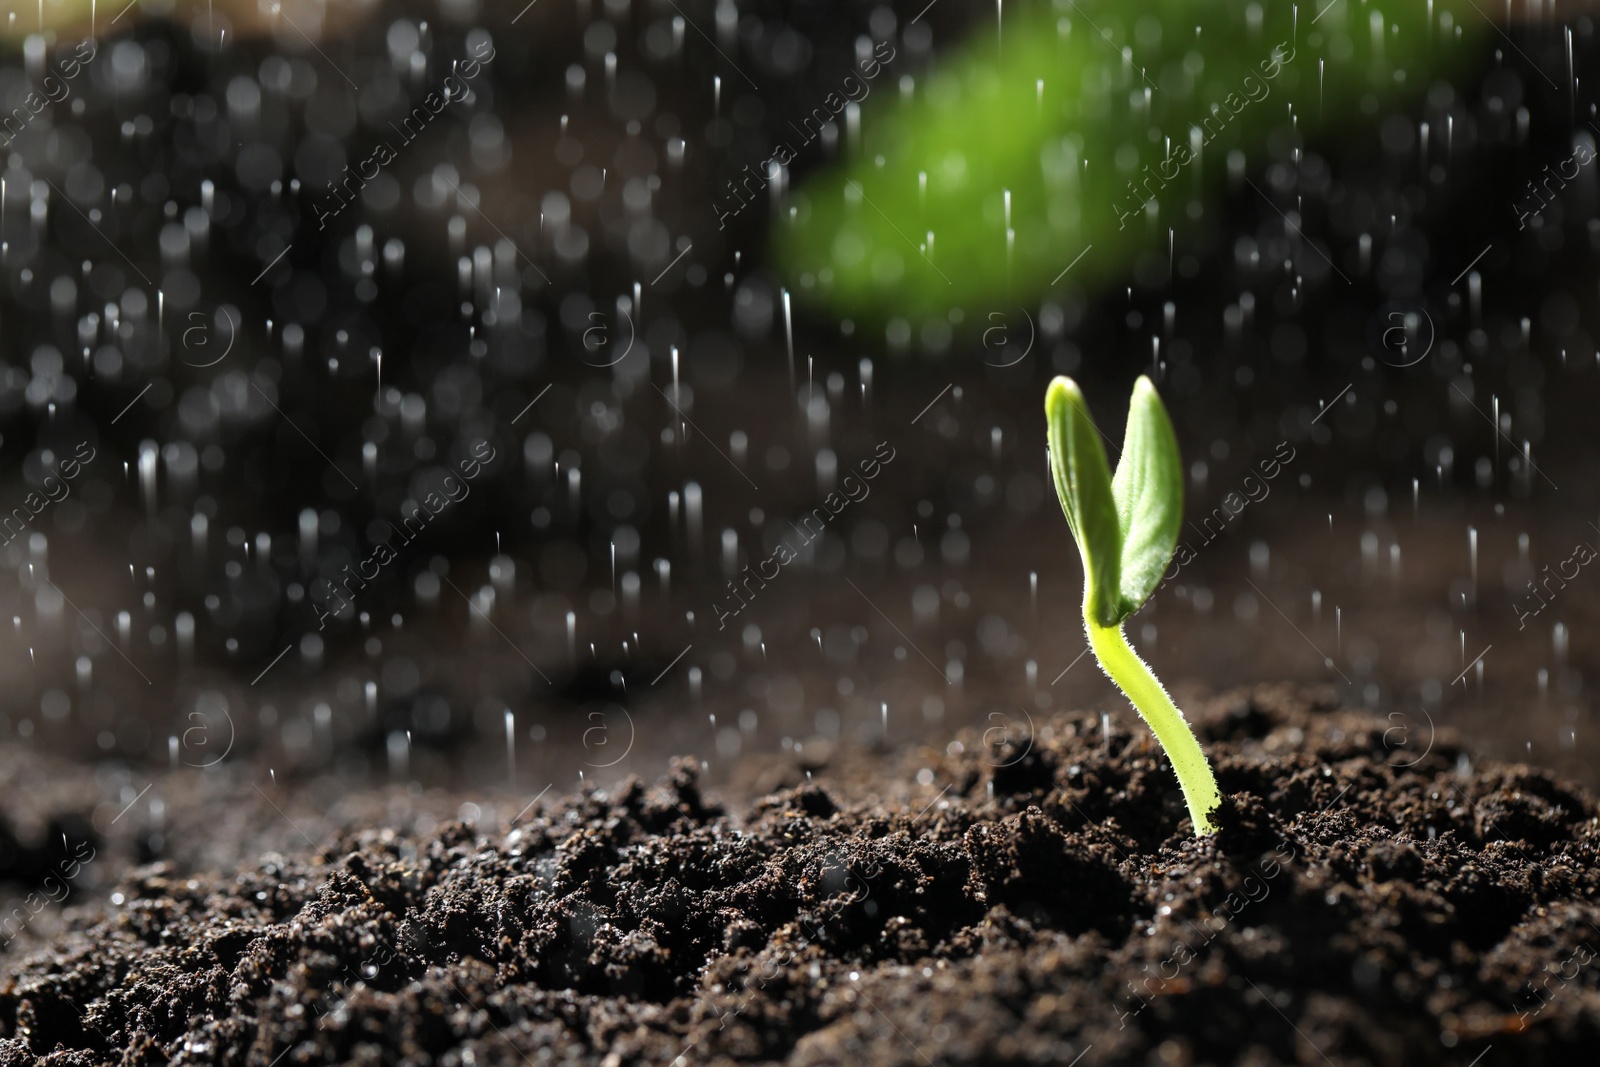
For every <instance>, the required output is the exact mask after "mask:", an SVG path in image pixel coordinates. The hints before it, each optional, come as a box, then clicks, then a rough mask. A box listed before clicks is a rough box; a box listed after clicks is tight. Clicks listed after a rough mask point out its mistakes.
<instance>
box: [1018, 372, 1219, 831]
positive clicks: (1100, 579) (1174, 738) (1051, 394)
mask: <svg viewBox="0 0 1600 1067" xmlns="http://www.w3.org/2000/svg"><path fill="white" fill-rule="evenodd" d="M1044 411H1045V419H1046V422H1047V423H1048V424H1049V437H1050V471H1051V474H1052V475H1053V476H1054V478H1055V483H1056V495H1057V496H1059V497H1060V498H1061V510H1062V511H1064V512H1066V515H1067V525H1068V526H1070V527H1071V528H1072V537H1073V540H1075V541H1077V542H1078V553H1079V554H1080V555H1081V556H1082V557H1083V622H1084V626H1085V628H1086V629H1087V630H1088V633H1089V647H1090V648H1092V649H1094V655H1095V658H1096V659H1098V660H1099V661H1100V667H1101V669H1102V670H1104V671H1105V672H1106V675H1107V676H1108V677H1109V678H1110V679H1111V680H1112V681H1113V682H1115V683H1116V684H1117V688H1119V689H1121V690H1122V692H1123V693H1124V694H1125V695H1126V696H1127V698H1128V699H1129V700H1130V701H1132V702H1133V706H1134V707H1135V708H1137V709H1139V714H1140V715H1142V716H1144V721H1145V722H1147V723H1149V724H1150V729H1151V731H1152V732H1153V733H1154V734H1155V735H1156V740H1157V741H1159V742H1161V747H1162V748H1163V749H1164V750H1165V751H1166V753H1167V758H1168V759H1170V760H1171V761H1172V769H1173V771H1175V772H1176V773H1177V775H1178V785H1179V786H1180V787H1182V789H1183V799H1184V800H1185V801H1187V802H1188V805H1189V818H1190V819H1191V820H1193V822H1194V829H1195V833H1197V834H1210V833H1214V832H1215V831H1216V828H1217V827H1216V824H1215V823H1214V822H1212V821H1211V812H1212V811H1213V810H1215V808H1216V807H1217V805H1218V804H1219V803H1221V801H1222V794H1221V793H1220V792H1219V791H1218V790H1217V779H1216V776H1215V775H1213V774H1212V773H1211V765H1210V764H1208V763H1207V762H1206V754H1205V753H1204V752H1202V751H1201V750H1200V742H1199V741H1197V740H1195V736H1194V731H1192V730H1190V729H1189V724H1188V723H1187V722H1186V721H1184V718H1183V712H1181V711H1179V710H1178V707H1177V705H1176V704H1174V703H1173V702H1172V698H1171V697H1169V696H1168V695H1167V691H1166V689H1164V688H1162V685H1161V682H1160V681H1159V680H1157V678H1156V676H1155V674H1154V673H1152V672H1151V670H1150V668H1149V667H1148V666H1146V665H1145V662H1144V661H1143V660H1141V659H1140V658H1139V656H1138V653H1136V652H1134V650H1133V647H1132V646H1131V645H1129V644H1128V638H1127V636H1126V635H1124V634H1123V632H1122V624H1123V622H1124V621H1126V620H1127V619H1128V617H1129V616H1131V615H1133V614H1134V613H1135V612H1137V611H1138V610H1139V609H1140V608H1141V607H1143V606H1144V603H1145V601H1147V600H1149V599H1150V594H1151V593H1153V592H1155V588H1156V585H1157V583H1159V582H1160V581H1161V575H1162V572H1163V571H1165V570H1166V568H1167V564H1168V562H1169V561H1170V560H1171V559H1172V552H1173V549H1174V548H1175V547H1176V546H1177V544H1178V527H1179V525H1180V524H1181V523H1182V521H1183V461H1182V459H1181V458H1180V457H1179V455H1178V438H1177V436H1176V435H1175V434H1174V433H1173V432H1172V420H1171V419H1169V418H1168V417H1167V410H1166V408H1164V407H1162V405H1161V398H1160V397H1159V396H1157V395H1156V387H1155V386H1154V385H1152V384H1151V383H1150V379H1149V378H1146V377H1143V376H1141V377H1140V378H1139V380H1138V381H1137V382H1135V383H1134V385H1133V400H1132V401H1131V402H1130V404H1129V407H1128V428H1127V431H1126V432H1125V434H1124V435H1123V441H1122V458H1121V459H1120V460H1118V462H1117V473H1116V475H1115V476H1114V477H1113V476H1112V474H1111V469H1110V467H1109V466H1108V465H1107V464H1106V453H1105V449H1104V447H1102V446H1101V444H1100V436H1101V435H1100V430H1099V428H1098V427H1097V426H1095V424H1094V419H1092V418H1090V416H1089V409H1088V407H1087V406H1086V405H1085V404H1084V400H1083V393H1082V392H1081V391H1080V390H1079V389H1078V385H1077V383H1076V382H1074V381H1073V380H1072V379H1071V378H1057V379H1055V380H1054V381H1053V382H1051V383H1050V388H1049V389H1048V390H1047V391H1046V392H1045V397H1044Z"/></svg>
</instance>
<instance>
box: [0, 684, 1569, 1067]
mask: <svg viewBox="0 0 1600 1067" xmlns="http://www.w3.org/2000/svg"><path fill="white" fill-rule="evenodd" d="M1192 715H1193V717H1194V718H1195V720H1196V721H1197V723H1198V724H1199V728H1200V730H1201V733H1202V735H1203V739H1204V741H1205V743H1206V744H1207V746H1208V749H1209V751H1210V752H1211V754H1212V759H1213V760H1214V762H1215V765H1216V768H1217V771H1218V774H1219V776H1220V778H1221V781H1222V785H1223V790H1224V792H1225V793H1226V794H1227V795H1228V799H1227V803H1226V805H1225V808H1224V810H1223V813H1222V816H1221V821H1222V823H1223V829H1222V831H1221V832H1220V833H1219V834H1218V835H1217V836H1216V837H1215V838H1214V839H1212V840H1207V841H1201V840H1197V839H1195V838H1194V837H1193V836H1191V834H1190V833H1189V829H1188V822H1187V819H1186V818H1185V817H1184V814H1183V809H1182V805H1181V799H1180V797H1179V794H1178V791H1177V789H1176V787H1175V783H1174V780H1173V778H1172V775H1171V772H1170V770H1169V769H1168V767H1167V766H1166V765H1165V763H1164V761H1163V760H1161V759H1160V758H1159V757H1158V755H1157V753H1156V752H1155V751H1154V750H1153V749H1152V748H1151V746H1150V744H1149V742H1148V739H1147V736H1146V735H1145V733H1144V732H1143V731H1142V730H1141V731H1138V732H1126V731H1121V730H1117V729H1112V730H1111V731H1110V733H1109V737H1108V736H1107V735H1106V734H1105V733H1104V732H1103V729H1102V725H1101V722H1100V721H1099V720H1098V719H1095V718H1089V717H1084V716H1072V715H1062V716H1058V717H1056V718H1054V719H1052V720H1049V721H1048V722H1041V723H1040V724H1039V729H1038V733H1037V735H1036V736H1035V737H1033V738H1031V739H1017V738H1009V739H1004V738H1001V737H999V736H998V735H997V734H992V735H990V736H989V738H988V740H989V741H991V742H997V743H996V744H992V745H986V744H985V743H984V738H983V737H980V736H978V735H968V736H967V737H966V738H964V741H965V745H964V747H963V746H958V745H952V746H950V749H949V750H948V751H946V752H941V753H935V752H932V751H931V750H926V749H924V750H921V751H919V752H910V753H905V754H903V755H902V756H900V757H891V758H890V759H889V760H888V764H889V765H888V766H883V765H881V764H874V763H873V762H871V761H867V760H865V759H863V760H861V761H860V762H859V763H855V764H852V765H851V768H850V769H849V770H847V771H844V772H843V773H840V774H839V775H838V781H837V782H832V781H830V782H829V783H828V784H826V785H824V784H818V783H808V784H804V785H801V786H798V787H794V788H789V789H786V790H783V791H780V792H777V793H773V794H771V795H768V796H766V797H764V798H762V799H760V800H758V801H756V802H754V803H753V804H751V805H749V806H748V808H747V810H743V811H740V812H737V813H730V812H728V811H725V810H724V809H723V808H722V807H720V806H719V805H718V804H717V803H716V802H714V801H712V800H711V799H709V798H708V797H706V796H705V795H703V794H702V792H701V790H700V787H699V784H698V781H697V775H696V772H695V770H694V765H693V764H692V763H690V762H688V761H684V762H682V763H680V764H679V765H678V767H677V769H676V770H675V772H674V773H673V775H672V776H671V777H670V778H669V779H668V780H666V781H664V782H662V783H660V784H659V785H655V786H651V785H646V784H645V783H643V782H640V781H637V780H632V781H630V782H629V783H627V784H626V785H625V786H624V787H623V788H621V789H619V790H616V791H614V792H599V791H591V792H589V793H587V794H583V795H576V796H572V797H568V798H566V799H565V800H563V801H560V802H556V803H553V804H551V805H550V806H549V807H547V808H545V809H542V810H538V811H535V812H533V813H530V814H529V815H527V816H525V817H524V819H523V821H522V822H521V823H520V824H519V825H517V826H516V827H515V828H513V829H509V830H508V829H507V828H506V827H505V826H504V824H502V826H501V827H500V828H499V830H498V831H496V832H494V833H492V834H485V833H484V832H483V831H484V827H482V826H478V827H471V826H467V825H465V824H462V823H454V822H453V823H446V824H444V825H442V826H440V827H439V828H438V829H436V830H435V831H434V832H431V833H427V834H418V833H396V832H394V831H392V830H382V831H374V830H368V831H362V832H350V833H346V834H343V835H334V836H333V838H332V839H331V840H329V841H328V843H327V844H326V845H325V847H322V848H319V849H314V850H313V849H306V850H305V851H302V852H299V853H297V854H292V855H280V854H277V853H268V854H267V855H266V856H265V857H264V858H262V859H261V860H260V861H258V862H253V863H248V864H246V865H244V866H243V867H241V868H240V869H238V870H237V871H236V872H224V873H217V872H211V873H208V872H204V871H197V870H185V869H181V865H180V864H179V863H178V862H176V861H174V862H168V863H162V864H156V865H151V866H145V867H133V868H129V869H128V870H127V872H126V873H125V874H124V875H123V877H122V878H121V884H120V886H119V887H118V890H117V893H116V894H113V895H109V896H107V897H106V898H105V900H107V901H109V903H99V902H97V903H95V904H92V905H87V906H85V905H78V906H76V908H75V910H73V911H72V913H71V915H72V920H71V921H70V922H69V923H68V928H67V929H66V930H65V931H63V932H61V933H59V934H57V935H56V936H54V937H53V938H52V939H50V940H48V941H47V942H45V943H44V944H45V947H44V948H43V949H42V950H40V951H37V952H35V953H34V954H33V955H31V956H30V957H29V958H26V959H24V960H22V961H20V965H19V966H18V967H17V968H16V973H14V974H13V975H10V976H8V977H6V978H5V979H4V984H3V986H0V1037H3V1040H0V1064H4V1065H11V1064H33V1063H45V1064H52V1065H67V1064H74V1065H75V1064H102V1063H122V1064H154V1063H167V1062H171V1063H222V1064H256V1065H261V1067H266V1065H268V1064H273V1063H277V1064H285V1065H287V1064H300V1063H324V1062H357V1063H406V1064H482V1063H507V1064H511V1063H540V1064H543V1063H552V1062H560V1063H567V1062H583V1063H605V1064H623V1063H660V1064H665V1063H674V1062H676V1063H701V1062H735V1061H737V1062H769V1061H770V1062H779V1061H781V1062H792V1063H841V1062H852V1063H872V1064H887V1063H905V1064H935V1063H1059V1064H1069V1063H1075V1062H1081V1063H1083V1064H1085V1065H1088V1064H1095V1063H1109V1062H1140V1063H1144V1062H1150V1063H1163V1064H1182V1063H1211V1062H1230V1063H1249V1064H1272V1063H1297V1064H1298V1063H1322V1062H1327V1063H1334V1064H1345V1063H1350V1064H1356V1063H1375V1064H1391V1063H1392V1064H1401V1063H1408V1064H1409V1063H1423V1062H1443V1063H1456V1062H1459V1063H1461V1064H1463V1065H1466V1064H1472V1063H1481V1064H1493V1063H1521V1064H1531V1063H1572V1062H1577V1061H1578V1060H1579V1059H1580V1058H1581V1055H1582V1054H1583V1052H1586V1051H1587V1050H1592V1049H1593V1048H1595V1047H1596V1041H1597V1040H1600V988H1597V986H1600V981H1597V975H1596V970H1597V969H1596V968H1594V967H1591V966H1589V964H1590V963H1592V962H1593V959H1594V954H1595V952H1596V948H1595V946H1596V945H1600V930H1597V928H1596V926H1595V925H1594V924H1595V923H1600V906H1597V904H1596V897H1597V892H1600V874H1597V873H1596V872H1595V870H1594V859H1595V854H1596V849H1597V844H1600V828H1597V823H1596V820H1595V815H1596V801H1595V800H1594V798H1593V797H1591V796H1589V795H1587V794H1585V793H1583V792H1581V791H1579V790H1578V789H1576V788H1575V787H1571V786H1568V785H1564V784H1563V783H1561V782H1559V781H1557V780H1555V779H1553V778H1552V777H1550V776H1549V775H1548V774H1546V773H1544V772H1541V771H1537V770H1532V769H1529V768H1526V767H1520V766H1506V765H1480V766H1473V765H1472V764H1471V761H1470V760H1469V758H1468V757H1467V755H1466V754H1465V753H1464V752H1463V750H1462V749H1461V748H1460V747H1459V746H1458V745H1457V744H1456V743H1455V742H1454V741H1453V740H1452V739H1450V738H1448V737H1445V736H1441V737H1440V738H1439V739H1438V740H1437V741H1436V743H1435V744H1434V746H1433V748H1432V750H1431V751H1430V752H1429V753H1428V755H1427V756H1426V757H1425V758H1423V759H1421V760H1420V761H1418V762H1416V763H1415V764H1414V765H1412V766H1399V765H1397V764H1399V763H1401V762H1408V761H1409V760H1410V759H1412V758H1414V757H1411V756H1406V757H1405V759H1404V760H1401V759H1398V758H1397V756H1398V755H1401V754H1403V752H1404V750H1391V749H1390V748H1388V747H1386V744H1385V738H1384V731H1385V727H1386V723H1385V722H1384V721H1383V720H1379V719H1375V718H1372V717H1370V716H1367V715H1363V714H1359V713H1353V712H1348V711H1340V710H1333V709H1332V708H1331V707H1330V706H1329V704H1328V703H1327V702H1326V701H1324V700H1322V699H1321V698H1319V697H1318V696H1317V695H1315V694H1305V693H1300V692H1294V691H1290V690H1288V689H1284V688H1277V689H1271V688H1268V689H1260V690H1256V691H1253V692H1250V693H1240V694H1233V695H1230V696H1226V697H1222V698H1218V699H1215V700H1212V701H1209V702H1205V703H1202V704H1197V705H1194V707H1193V711H1192ZM924 768H926V769H927V770H928V771H930V772H931V780H930V775H929V774H926V773H924V774H921V775H918V771H919V770H922V769H924ZM914 783H915V784H914ZM262 796H263V797H265V796H266V794H265V793H263V794H262ZM279 801H281V802H282V805H283V806H284V808H285V809H286V811H285V816H286V818H287V820H288V821H290V822H295V820H294V818H293V814H294V811H295V807H294V801H293V796H292V795H290V794H286V795H284V796H281V797H280V798H279V800H275V801H272V802H271V803H272V804H273V805H277V804H278V803H279ZM368 825H370V822H369V823H368ZM218 836H219V837H220V836H225V835H218ZM220 847H223V846H222V845H221V843H219V848H220ZM102 909H105V910H102ZM1580 1050H1581V1051H1580ZM1076 1057H1081V1060H1080V1059H1075V1058H1076Z"/></svg>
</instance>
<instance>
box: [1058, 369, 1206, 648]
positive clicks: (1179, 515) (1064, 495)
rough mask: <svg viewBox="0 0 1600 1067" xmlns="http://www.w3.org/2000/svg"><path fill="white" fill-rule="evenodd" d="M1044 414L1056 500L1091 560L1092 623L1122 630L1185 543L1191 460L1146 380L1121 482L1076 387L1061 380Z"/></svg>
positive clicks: (1132, 410)
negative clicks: (1182, 453)
mask: <svg viewBox="0 0 1600 1067" xmlns="http://www.w3.org/2000/svg"><path fill="white" fill-rule="evenodd" d="M1044 409H1045V417H1046V420H1047V422H1048V423H1049V439H1050V469H1051V473H1052V475H1053V476H1054V478H1055V485H1056V495H1057V496H1059V497H1060V498H1061V509H1062V510H1063V511H1064V512H1066V515H1067V524H1068V525H1069V526H1070V527H1071V528H1072V536H1073V538H1074V539H1075V540H1076V541H1077V542H1078V551H1079V553H1080V554H1081V555H1082V556H1083V572H1084V582H1085V588H1084V598H1083V613H1084V617H1085V619H1087V620H1088V621H1089V622H1091V623H1094V624H1096V625H1099V626H1104V627H1111V626H1118V625H1120V624H1121V623H1122V621H1123V620H1124V619H1126V618H1128V616H1130V615H1132V614H1133V613H1134V612H1136V611H1138V610H1139V608H1140V607H1142V606H1143V605H1144V602H1145V601H1146V600H1148V599H1149V598H1150V594H1152V593H1154V592H1155V589H1156V585H1157V584H1158V583H1159V582H1160V581H1161V575H1162V573H1163V572H1164V571H1165V570H1166V568H1167V563H1168V562H1169V561H1170V560H1171V559H1172V552H1173V549H1174V548H1176V547H1177V543H1178V528H1179V526H1180V525H1181V524H1182V521H1183V461H1182V459H1181V458H1180V457H1179V455H1178V439H1177V435H1176V434H1174V433H1173V430H1172V420H1171V419H1169V418H1168V417H1167V411H1166V408H1165V407H1163V406H1162V404H1161V398H1160V397H1159V396H1158V395H1157V394H1156V388H1155V386H1154V385H1152V384H1151V382H1150V379H1149V378H1146V377H1144V376H1142V375H1141V376H1140V378H1139V380H1138V381H1137V382H1135V383H1134V386H1133V399H1132V401H1131V402H1130V403H1129V407H1128V428H1127V431H1126V433H1125V435H1124V437H1123V443H1122V457H1121V458H1120V459H1119V460H1118V461H1117V472H1116V474H1115V476H1113V475H1112V473H1111V469H1110V467H1109V466H1108V465H1107V463H1106V453H1105V448H1104V447H1103V446H1102V445H1101V443H1100V437H1101V434H1100V430H1099V429H1098V428H1097V427H1096V426H1095V424H1094V419H1093V418H1091V417H1090V415H1089V408H1088V405H1087V404H1086V403H1085V402H1084V399H1083V393H1082V391H1081V390H1080V389H1079V388H1078V384H1077V383H1076V382H1074V381H1073V380H1072V379H1071V378H1056V379H1055V380H1054V381H1052V382H1051V383H1050V388H1049V390H1048V391H1047V392H1046V393H1045V401H1044Z"/></svg>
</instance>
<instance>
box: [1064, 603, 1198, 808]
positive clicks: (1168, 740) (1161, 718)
mask: <svg viewBox="0 0 1600 1067" xmlns="http://www.w3.org/2000/svg"><path fill="white" fill-rule="evenodd" d="M1084 621H1085V624H1086V626H1087V628H1088V631H1089V646H1090V647H1091V648H1093V649H1094V654H1095V657H1096V658H1097V659H1099V660H1100V667H1101V669H1102V670H1104V671H1105V672H1106V675H1107V677H1109V678H1110V679H1111V680H1112V681H1113V682H1115V683H1116V684H1117V688H1118V689H1121V690H1122V692H1123V694H1124V695H1126V696H1127V698H1128V699H1129V700H1130V701H1132V702H1133V706H1134V707H1135V708H1136V709H1138V712H1139V714H1140V715H1142V716H1143V717H1144V721H1145V722H1146V723H1148V724H1149V725H1150V730H1151V732H1152V733H1154V734H1155V735H1156V740H1157V741H1159V742H1161V747H1162V749H1164V750H1165V751H1166V754H1167V758H1168V759H1169V760H1171V761H1172V769H1173V771H1174V772H1175V773H1176V774H1177V776H1178V785H1179V786H1180V787H1181V788H1182V789H1183V799H1184V800H1185V801H1186V802H1187V803H1188V805H1189V818H1190V819H1191V820H1192V821H1193V822H1194V832H1195V833H1197V834H1202V835H1204V834H1212V833H1216V830H1217V826H1216V824H1215V823H1214V822H1212V821H1211V813H1212V812H1213V811H1214V810H1216V808H1217V806H1218V805H1219V804H1221V803H1222V793H1221V791H1220V790H1219V789H1218V788H1217V779H1216V776H1215V775H1214V774H1212V773H1211V765H1210V764H1209V763H1207V762H1206V754H1205V753H1204V752H1203V751H1201V748H1200V742H1199V741H1198V740H1196V739H1195V736H1194V731H1193V730H1191V729H1190V728H1189V723H1188V722H1187V721H1186V720H1185V719H1184V717H1183V712H1181V711H1179V710H1178V706H1177V705H1176V704H1174V703H1173V702H1172V698H1171V697H1169V696H1168V695H1167V691H1166V690H1165V689H1164V688H1162V686H1161V682H1160V681H1159V680H1157V678H1156V676H1155V674H1154V673H1152V672H1151V670H1150V668H1149V667H1147V666H1146V665H1145V662H1144V660H1142V659H1140V658H1139V654H1138V653H1137V652H1135V651H1134V650H1133V646H1132V645H1130V644H1128V638H1127V637H1126V635H1124V634H1123V632H1122V626H1121V625H1120V624H1118V625H1116V626H1101V625H1099V624H1098V623H1096V622H1095V621H1094V620H1093V619H1085V620H1084Z"/></svg>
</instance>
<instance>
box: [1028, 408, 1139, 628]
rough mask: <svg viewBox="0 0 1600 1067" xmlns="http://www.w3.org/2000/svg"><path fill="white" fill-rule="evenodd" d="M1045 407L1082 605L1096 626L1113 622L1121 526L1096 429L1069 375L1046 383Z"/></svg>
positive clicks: (1053, 470)
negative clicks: (1078, 562)
mask: <svg viewBox="0 0 1600 1067" xmlns="http://www.w3.org/2000/svg"><path fill="white" fill-rule="evenodd" d="M1044 411H1045V422H1046V424H1047V430H1048V434H1049V442H1050V472H1051V474H1052V476H1053V477H1054V478H1055V483H1056V495H1057V496H1058V497H1060V499H1061V510H1062V511H1063V512H1065V513H1066V516H1067V525H1068V526H1070V527H1071V529H1072V536H1073V539H1074V540H1075V541H1077V542H1078V553H1079V555H1081V556H1082V557H1083V573H1084V590H1083V610H1084V613H1085V614H1086V615H1089V616H1090V617H1092V618H1094V619H1095V620H1096V621H1098V622H1100V623H1101V625H1105V626H1110V625H1115V624H1116V623H1117V622H1118V621H1120V620H1119V618H1118V615H1117V612H1118V610H1119V600H1120V596H1121V594H1120V584H1119V581H1118V573H1117V572H1118V568H1119V565H1120V559H1121V556H1122V530H1121V527H1120V525H1119V523H1118V521H1117V506H1116V500H1115V498H1114V496H1113V493H1112V488H1111V468H1110V467H1109V466H1108V465H1107V464H1106V452H1105V448H1104V446H1103V445H1101V443H1100V431H1099V430H1098V429H1097V428H1096V427H1095V424H1094V420H1093V419H1092V418H1091V417H1090V416H1089V406H1088V404H1086V403H1085V402H1084V399H1083V392H1082V391H1081V390H1080V389H1079V388H1078V383H1077V382H1074V381H1073V380H1072V379H1071V378H1063V377H1058V378H1056V379H1055V380H1054V381H1052V382H1051V383H1050V387H1049V389H1048V390H1046V392H1045V397H1044Z"/></svg>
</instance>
